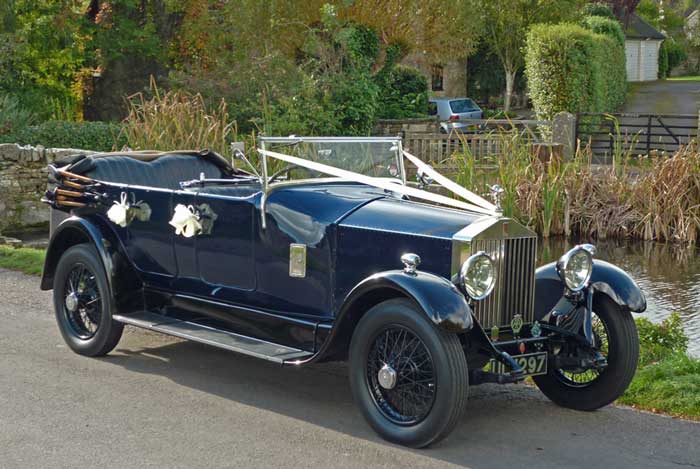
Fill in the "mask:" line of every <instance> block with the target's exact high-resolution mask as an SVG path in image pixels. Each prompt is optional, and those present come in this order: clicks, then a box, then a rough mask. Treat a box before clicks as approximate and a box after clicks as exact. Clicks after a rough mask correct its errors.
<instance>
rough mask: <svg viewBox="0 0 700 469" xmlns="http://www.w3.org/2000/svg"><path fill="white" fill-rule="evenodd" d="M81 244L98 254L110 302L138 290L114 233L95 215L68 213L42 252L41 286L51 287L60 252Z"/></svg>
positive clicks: (136, 280) (132, 273)
mask: <svg viewBox="0 0 700 469" xmlns="http://www.w3.org/2000/svg"><path fill="white" fill-rule="evenodd" d="M85 243H87V244H90V245H92V246H93V247H94V248H95V250H96V251H97V253H98V254H99V256H100V260H101V261H102V265H103V266H104V269H105V274H106V275H107V283H108V285H109V291H110V295H111V298H110V301H111V304H112V305H113V306H117V307H118V306H119V304H120V303H121V301H119V300H121V299H122V297H123V296H127V295H126V294H127V293H134V292H135V291H136V290H138V288H139V286H140V280H139V277H138V275H137V274H136V272H135V271H134V269H133V268H132V267H131V265H130V263H129V261H128V259H127V257H126V255H125V253H124V250H123V247H122V245H121V243H120V242H119V239H118V238H117V235H116V233H114V231H112V229H110V227H109V226H107V223H106V222H105V221H104V220H102V219H100V218H98V217H89V218H83V217H79V216H72V217H69V218H66V219H65V220H63V221H62V222H61V224H60V225H58V226H57V227H56V229H55V230H54V232H53V234H52V235H51V240H50V242H49V247H48V249H47V251H46V260H45V261H44V271H43V273H42V276H41V289H42V290H51V289H52V288H53V286H54V285H53V283H54V273H55V271H56V266H57V265H58V261H59V259H60V258H61V256H62V255H63V253H64V252H65V251H66V250H67V249H69V248H70V247H72V246H75V245H76V244H85Z"/></svg>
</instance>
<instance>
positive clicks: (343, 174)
mask: <svg viewBox="0 0 700 469" xmlns="http://www.w3.org/2000/svg"><path fill="white" fill-rule="evenodd" d="M258 152H259V153H260V154H261V155H264V156H269V157H271V158H276V159H278V160H282V161H286V162H287V163H291V164H295V165H298V166H302V167H304V168H309V169H312V170H314V171H318V172H320V173H324V174H329V175H331V176H336V177H339V178H343V179H347V180H349V181H354V182H359V183H361V184H367V185H368V186H372V187H377V188H379V189H385V190H388V191H391V192H397V193H399V194H403V195H407V196H409V197H415V198H416V199H422V200H428V201H430V202H435V203H438V204H441V205H447V206H449V207H455V208H461V209H463V210H469V211H470V212H476V213H483V214H486V215H493V213H494V210H489V209H486V208H482V207H479V206H477V205H473V204H468V203H465V202H462V201H459V200H455V199H451V198H449V197H445V196H444V195H440V194H433V193H432V192H427V191H424V190H421V189H416V188H413V187H409V186H404V185H401V184H396V183H395V182H391V181H387V179H386V178H383V179H380V178H375V177H372V176H365V175H363V174H358V173H353V172H352V171H346V170H344V169H339V168H334V167H333V166H328V165H325V164H322V163H317V162H315V161H309V160H305V159H303V158H297V157H296V156H290V155H285V154H283V153H277V152H274V151H269V150H263V149H261V148H258ZM489 205H490V204H489ZM494 208H495V207H494Z"/></svg>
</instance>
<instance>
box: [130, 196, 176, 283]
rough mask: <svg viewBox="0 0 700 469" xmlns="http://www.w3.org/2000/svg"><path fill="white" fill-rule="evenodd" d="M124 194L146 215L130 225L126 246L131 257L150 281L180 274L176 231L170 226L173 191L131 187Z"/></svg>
mask: <svg viewBox="0 0 700 469" xmlns="http://www.w3.org/2000/svg"><path fill="white" fill-rule="evenodd" d="M124 193H125V194H126V195H127V198H128V199H129V200H128V201H129V203H130V204H134V203H135V204H136V207H138V210H139V212H140V214H142V215H139V216H136V217H135V218H134V219H133V220H131V222H130V223H129V225H128V228H127V233H128V235H127V240H126V249H127V253H128V255H129V257H130V259H131V260H132V262H133V264H134V265H135V266H136V268H137V269H138V270H139V271H141V272H142V273H143V275H144V279H145V280H147V281H151V282H158V281H161V280H168V279H171V278H173V277H174V276H175V275H176V274H177V264H176V262H175V256H174V253H173V230H172V228H171V227H170V225H168V222H169V221H170V217H171V214H172V194H173V191H171V190H169V189H161V188H146V187H139V186H129V187H128V190H125V191H124Z"/></svg>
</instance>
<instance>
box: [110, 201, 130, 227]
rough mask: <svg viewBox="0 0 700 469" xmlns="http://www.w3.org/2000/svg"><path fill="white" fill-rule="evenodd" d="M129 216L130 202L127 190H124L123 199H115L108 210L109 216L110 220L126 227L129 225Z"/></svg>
mask: <svg viewBox="0 0 700 469" xmlns="http://www.w3.org/2000/svg"><path fill="white" fill-rule="evenodd" d="M128 216H129V203H128V202H127V195H126V192H122V194H121V201H119V202H117V201H116V200H115V201H114V205H112V206H111V207H110V208H109V210H107V218H109V220H110V221H111V222H112V223H114V224H115V225H119V226H121V227H122V228H124V227H126V225H127V220H128Z"/></svg>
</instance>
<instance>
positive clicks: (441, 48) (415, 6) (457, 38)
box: [340, 0, 480, 63]
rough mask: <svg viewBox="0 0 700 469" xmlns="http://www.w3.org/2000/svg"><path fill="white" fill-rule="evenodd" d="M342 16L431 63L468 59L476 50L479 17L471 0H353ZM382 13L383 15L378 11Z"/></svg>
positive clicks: (344, 9)
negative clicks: (370, 29) (423, 57)
mask: <svg viewBox="0 0 700 469" xmlns="http://www.w3.org/2000/svg"><path fill="white" fill-rule="evenodd" d="M346 3H347V7H344V8H340V15H341V16H343V17H345V18H348V19H350V20H352V21H354V22H356V23H360V24H364V25H367V26H369V27H371V28H372V29H374V30H375V31H377V33H378V34H379V38H380V40H381V41H382V43H383V44H384V45H390V44H401V45H403V46H405V47H406V49H407V52H408V51H420V52H421V53H422V54H423V55H424V56H425V58H426V60H427V61H428V62H430V63H439V62H443V61H447V60H454V59H459V58H466V57H468V56H469V55H471V54H472V53H473V52H474V50H475V49H476V47H477V45H478V42H479V36H480V32H479V31H480V28H479V20H480V18H479V16H478V15H474V14H473V11H472V10H471V2H470V1H469V0H352V1H350V2H346ZM378 12H381V14H378Z"/></svg>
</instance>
